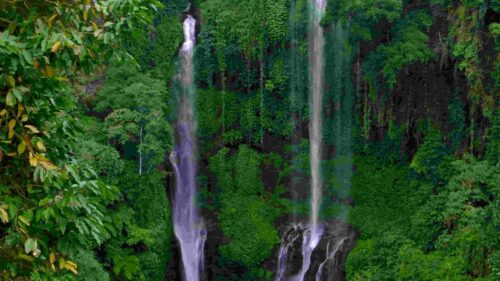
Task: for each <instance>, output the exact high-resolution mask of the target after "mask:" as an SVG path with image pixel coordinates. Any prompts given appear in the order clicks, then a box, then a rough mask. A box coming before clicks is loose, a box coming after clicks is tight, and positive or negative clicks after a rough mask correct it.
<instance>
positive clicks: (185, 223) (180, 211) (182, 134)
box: [170, 15, 206, 281]
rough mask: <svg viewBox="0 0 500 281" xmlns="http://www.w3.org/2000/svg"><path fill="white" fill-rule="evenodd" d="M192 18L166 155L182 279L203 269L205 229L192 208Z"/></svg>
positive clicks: (195, 279) (188, 280)
mask: <svg viewBox="0 0 500 281" xmlns="http://www.w3.org/2000/svg"><path fill="white" fill-rule="evenodd" d="M195 26H196V20H195V19H194V18H193V17H192V16H190V15H188V16H187V18H186V20H185V21H184V24H183V29H184V43H183V44H182V48H181V52H180V55H181V64H182V66H181V72H180V74H179V79H180V82H181V88H182V95H181V98H180V102H179V106H178V114H177V143H176V146H175V150H174V151H173V152H172V154H171V155H170V161H171V162H172V166H173V168H174V173H175V179H176V186H175V197H174V200H173V201H174V202H173V205H174V208H173V219H174V232H175V236H176V237H177V240H178V241H179V245H180V248H181V256H182V264H183V270H184V271H183V272H184V281H199V280H200V275H201V272H202V271H203V260H204V257H203V247H204V244H205V236H206V231H205V230H204V228H203V221H202V219H201V217H200V215H199V214H198V210H197V208H196V150H197V149H196V141H195V137H196V123H195V119H194V103H193V99H194V85H193V80H194V73H193V53H194V46H195V41H196V37H195Z"/></svg>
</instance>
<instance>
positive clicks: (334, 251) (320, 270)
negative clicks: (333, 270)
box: [316, 237, 347, 281]
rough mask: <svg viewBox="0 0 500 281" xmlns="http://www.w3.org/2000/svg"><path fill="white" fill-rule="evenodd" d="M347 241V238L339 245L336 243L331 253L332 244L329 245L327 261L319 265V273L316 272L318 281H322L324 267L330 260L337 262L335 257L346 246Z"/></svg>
mask: <svg viewBox="0 0 500 281" xmlns="http://www.w3.org/2000/svg"><path fill="white" fill-rule="evenodd" d="M346 240H347V237H345V238H342V239H341V240H340V241H339V242H338V243H336V245H335V247H334V248H333V250H332V251H331V252H330V250H329V248H330V243H328V246H327V247H326V255H327V256H326V258H325V260H324V261H323V262H322V263H321V264H320V265H319V267H318V271H317V272H316V281H321V276H322V274H323V267H324V266H325V264H326V263H327V262H328V261H329V260H333V261H334V262H335V256H336V255H337V253H338V251H339V250H340V248H341V247H342V245H343V244H344V242H345V241H346Z"/></svg>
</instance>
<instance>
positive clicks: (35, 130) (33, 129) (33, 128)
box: [24, 125, 40, 134]
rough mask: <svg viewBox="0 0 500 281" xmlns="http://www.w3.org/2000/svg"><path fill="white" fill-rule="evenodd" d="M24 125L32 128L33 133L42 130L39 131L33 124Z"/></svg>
mask: <svg viewBox="0 0 500 281" xmlns="http://www.w3.org/2000/svg"><path fill="white" fill-rule="evenodd" d="M24 127H25V128H28V129H30V130H31V132H32V133H33V134H38V133H40V131H38V129H37V128H36V127H35V126H33V125H24Z"/></svg>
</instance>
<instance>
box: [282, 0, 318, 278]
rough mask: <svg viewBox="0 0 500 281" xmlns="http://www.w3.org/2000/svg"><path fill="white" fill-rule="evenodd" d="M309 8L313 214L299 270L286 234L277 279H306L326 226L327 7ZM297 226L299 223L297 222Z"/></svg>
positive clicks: (291, 241) (305, 237) (304, 236)
mask: <svg viewBox="0 0 500 281" xmlns="http://www.w3.org/2000/svg"><path fill="white" fill-rule="evenodd" d="M311 1H312V2H313V3H311V5H310V6H311V7H310V9H309V11H310V12H309V21H310V23H311V28H310V32H309V62H310V70H309V76H310V77H309V80H310V95H309V96H310V118H309V139H310V163H311V180H310V185H311V211H310V212H311V214H310V220H309V225H308V226H306V227H305V229H304V230H303V231H302V247H301V255H302V265H301V269H300V271H299V272H298V273H297V274H295V275H294V276H293V277H290V278H286V277H285V276H284V275H285V271H286V260H287V255H288V250H289V248H290V247H291V246H292V245H293V241H294V240H295V239H296V238H295V239H294V240H289V239H288V238H287V237H284V238H283V242H282V245H281V248H280V252H279V257H278V274H277V277H276V280H277V281H282V280H289V281H303V280H304V277H305V275H306V273H307V271H308V270H309V267H310V265H311V255H312V253H313V251H314V249H315V248H316V247H317V246H318V244H319V242H320V240H321V237H322V235H323V227H322V226H321V224H320V222H319V210H320V205H321V196H322V183H321V158H322V151H321V146H322V137H323V136H322V130H323V121H322V106H323V86H324V81H323V79H324V78H323V75H324V47H325V38H324V34H323V28H322V27H321V25H320V21H321V18H322V16H323V15H324V13H325V9H326V0H311ZM294 229H296V226H294Z"/></svg>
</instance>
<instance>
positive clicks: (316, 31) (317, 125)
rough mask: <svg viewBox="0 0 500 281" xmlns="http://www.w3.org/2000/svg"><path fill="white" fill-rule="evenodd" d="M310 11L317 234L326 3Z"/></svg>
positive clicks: (313, 213) (315, 223) (317, 2)
mask: <svg viewBox="0 0 500 281" xmlns="http://www.w3.org/2000/svg"><path fill="white" fill-rule="evenodd" d="M314 2H315V5H314V8H313V9H311V16H310V17H311V22H312V31H311V35H310V36H311V39H310V42H309V44H310V46H309V56H310V61H311V68H310V73H311V74H310V75H311V77H310V79H311V95H310V96H311V99H310V100H311V102H310V104H311V117H310V119H309V139H310V140H309V141H310V154H311V156H310V157H311V161H310V162H311V194H312V195H311V197H312V198H311V221H310V223H311V232H312V233H313V236H314V234H316V235H317V232H318V231H319V226H318V223H319V222H318V217H319V208H320V204H321V194H322V192H321V189H322V186H321V155H322V153H321V143H322V138H323V134H322V132H323V120H322V116H321V108H322V105H323V85H324V81H323V73H324V62H323V60H324V49H325V38H324V35H323V28H322V27H321V25H320V21H321V17H322V16H323V14H324V12H325V8H326V0H315V1H314Z"/></svg>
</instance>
